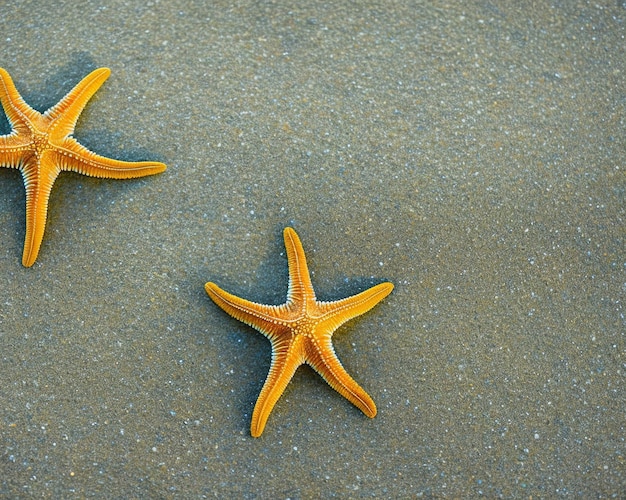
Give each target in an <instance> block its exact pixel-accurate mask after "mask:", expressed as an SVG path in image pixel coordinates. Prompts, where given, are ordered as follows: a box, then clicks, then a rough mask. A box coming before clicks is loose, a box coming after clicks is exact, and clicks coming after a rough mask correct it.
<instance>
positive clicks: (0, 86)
mask: <svg viewBox="0 0 626 500" xmlns="http://www.w3.org/2000/svg"><path fill="white" fill-rule="evenodd" d="M110 74H111V70H110V69H109V68H100V69H97V70H95V71H92V72H91V73H89V75H87V76H86V77H85V78H83V79H82V80H81V81H80V83H79V84H78V85H76V87H74V88H73V89H72V91H71V92H69V93H68V94H67V95H66V96H65V97H64V98H63V99H61V101H60V102H59V103H58V104H57V105H56V106H53V107H52V108H50V109H49V110H48V111H46V112H45V113H43V114H41V113H39V112H38V111H35V110H34V109H33V108H31V107H30V106H29V105H28V104H26V103H25V102H24V99H22V96H21V95H20V94H19V92H18V91H17V89H16V88H15V84H14V83H13V80H11V77H10V76H9V73H7V72H6V71H5V70H4V69H2V68H0V102H2V107H3V108H4V112H5V113H6V115H7V118H8V120H9V123H10V124H11V128H12V129H13V130H12V131H11V133H10V134H8V135H3V136H0V167H8V168H17V169H19V170H20V171H21V172H22V178H23V180H24V187H25V188H26V237H25V239H24V253H23V255H22V264H23V265H24V266H26V267H30V266H32V265H33V263H34V262H35V259H36V258H37V254H38V253H39V247H40V246H41V240H42V239H43V233H44V229H45V228H46V215H47V212H48V200H49V199H50V191H51V190H52V185H53V184H54V181H55V180H56V178H57V176H58V175H59V174H60V173H61V171H62V170H68V171H71V172H78V173H79V174H84V175H89V176H92V177H108V178H111V179H128V178H131V177H143V176H144V175H152V174H157V173H159V172H163V171H164V170H165V168H166V167H165V165H164V164H163V163H159V162H152V161H142V162H128V161H119V160H113V159H111V158H105V157H104V156H99V155H97V154H95V153H93V152H91V151H89V150H88V149H87V148H86V147H84V146H82V145H80V144H79V143H78V142H77V141H76V139H74V138H73V137H71V135H72V134H73V133H74V127H75V125H76V121H77V120H78V117H79V116H80V114H81V112H82V111H83V109H84V108H85V105H86V104H87V102H88V101H89V99H91V97H92V96H93V95H94V94H95V93H96V91H97V90H98V89H99V88H100V86H101V85H102V84H103V83H104V81H105V80H106V79H107V78H108V77H109V75H110Z"/></svg>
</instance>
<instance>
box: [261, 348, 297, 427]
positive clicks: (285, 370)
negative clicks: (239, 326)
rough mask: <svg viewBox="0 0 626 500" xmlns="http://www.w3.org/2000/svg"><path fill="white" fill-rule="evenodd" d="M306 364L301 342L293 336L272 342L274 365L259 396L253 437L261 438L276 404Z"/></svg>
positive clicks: (271, 366) (272, 364)
mask: <svg viewBox="0 0 626 500" xmlns="http://www.w3.org/2000/svg"><path fill="white" fill-rule="evenodd" d="M303 362H304V357H303V355H302V348H301V345H300V342H298V341H297V340H296V341H295V342H294V341H292V338H291V336H288V337H287V336H283V337H280V338H277V339H274V340H272V363H271V365H270V371H269V373H268V374H267V379H265V383H264V384H263V389H261V393H260V394H259V398H258V399H257V402H256V404H255V405H254V411H253V412H252V421H251V423H250V434H252V437H259V436H260V435H261V434H262V433H263V429H265V424H266V423H267V419H268V417H269V416H270V413H271V412H272V410H273V409H274V406H275V405H276V402H277V401H278V400H279V399H280V397H281V396H282V394H283V392H284V391H285V388H286V387H287V384H289V381H290V380H291V379H292V378H293V375H294V373H295V372H296V370H297V369H298V367H299V366H300V365H301V364H302V363H303Z"/></svg>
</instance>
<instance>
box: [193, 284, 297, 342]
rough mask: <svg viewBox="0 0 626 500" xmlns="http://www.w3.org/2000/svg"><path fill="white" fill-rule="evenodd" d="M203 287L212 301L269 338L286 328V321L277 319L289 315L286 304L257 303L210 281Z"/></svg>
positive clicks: (274, 336)
mask: <svg viewBox="0 0 626 500" xmlns="http://www.w3.org/2000/svg"><path fill="white" fill-rule="evenodd" d="M204 289H205V290H206V292H207V293H208V294H209V297H211V299H213V302H215V303H216V304H217V305H218V306H219V307H221V308H222V309H223V310H224V311H226V312H227V313H228V314H230V315H231V316H232V317H233V318H235V319H237V320H239V321H242V322H243V323H245V324H247V325H249V326H251V327H252V328H254V329H256V330H258V331H259V332H261V333H262V334H263V335H265V336H266V337H267V338H269V339H270V340H272V339H274V338H277V337H278V336H280V334H281V333H284V332H285V331H286V330H288V327H286V321H284V320H280V319H279V318H281V317H283V318H284V317H285V316H286V315H290V312H289V309H288V306H287V304H283V305H280V306H269V305H264V304H257V303H256V302H252V301H249V300H246V299H242V298H240V297H237V296H236V295H233V294H232V293H228V292H227V291H226V290H222V289H221V288H220V287H219V286H217V285H216V284H215V283H211V282H209V283H207V284H206V285H204Z"/></svg>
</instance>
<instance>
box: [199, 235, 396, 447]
mask: <svg viewBox="0 0 626 500" xmlns="http://www.w3.org/2000/svg"><path fill="white" fill-rule="evenodd" d="M284 237H285V247H286V249H287V260H288V262H289V288H288V291H287V302H286V303H285V304H282V305H277V306H273V305H264V304H257V303H256V302H250V301H248V300H245V299H242V298H239V297H237V296H235V295H232V294H230V293H228V292H226V291H224V290H222V289H221V288H220V287H218V286H217V285H216V284H214V283H207V284H206V285H205V289H206V291H207V293H208V294H209V296H210V297H211V299H213V301H214V302H215V303H216V304H217V305H218V306H219V307H221V308H222V309H223V310H224V311H226V312H227V313H228V314H230V315H231V316H233V317H234V318H236V319H238V320H239V321H243V322H244V323H247V324H248V325H250V326H252V327H253V328H255V329H257V330H258V331H260V332H261V333H262V334H263V335H265V336H266V337H267V338H268V339H269V340H270V342H271V344H272V362H271V366H270V371H269V373H268V375H267V379H266V380H265V384H264V385H263V389H262V390H261V393H260V395H259V399H258V400H257V402H256V405H255V407H254V412H253V414H252V423H251V425H250V432H251V434H252V436H254V437H259V436H260V435H261V434H262V433H263V429H264V428H265V424H266V422H267V418H268V417H269V414H270V412H271V411H272V408H274V405H275V404H276V402H277V401H278V399H279V398H280V396H281V395H282V393H283V391H284V390H285V388H286V387H287V384H288V383H289V381H290V380H291V378H292V377H293V375H294V373H295V371H296V369H297V368H298V367H299V366H300V365H302V364H304V363H306V364H308V365H310V366H311V367H312V368H313V369H314V370H315V371H317V372H318V373H319V374H320V375H321V376H322V377H323V378H324V380H326V382H328V384H330V386H331V387H332V388H333V389H335V390H336V391H337V392H339V394H341V395H342V396H344V397H345V398H346V399H348V401H350V402H351V403H353V404H354V405H355V406H357V407H358V408H359V409H360V410H361V411H362V412H363V413H365V415H367V416H368V417H370V418H373V417H375V416H376V405H375V404H374V401H373V400H372V398H370V397H369V395H368V394H367V393H366V392H365V391H364V390H363V389H362V388H361V386H359V384H357V383H356V381H355V380H354V379H353V378H352V377H351V376H350V375H349V374H348V372H346V370H345V369H344V367H343V366H342V365H341V362H340V361H339V359H338V358H337V355H336V354H335V350H334V348H333V344H332V340H331V337H332V335H333V332H334V331H335V330H336V329H337V328H339V327H340V326H341V325H342V324H343V323H345V322H346V321H348V320H350V319H352V318H355V317H356V316H360V315H361V314H363V313H365V312H366V311H369V310H370V309H371V308H372V307H374V306H375V305H376V304H378V302H380V301H381V300H382V299H384V298H385V297H386V296H387V295H389V294H390V293H391V291H392V290H393V284H391V283H381V284H379V285H376V286H374V287H372V288H370V289H368V290H365V291H364V292H361V293H359V294H358V295H354V296H352V297H348V298H345V299H342V300H337V301H333V302H321V301H318V300H317V299H316V298H315V291H314V290H313V285H312V284H311V277H310V276H309V270H308V268H307V264H306V257H305V256H304V249H303V248H302V243H300V239H299V238H298V235H297V234H296V232H295V231H294V230H293V229H292V228H290V227H288V228H286V229H285V231H284Z"/></svg>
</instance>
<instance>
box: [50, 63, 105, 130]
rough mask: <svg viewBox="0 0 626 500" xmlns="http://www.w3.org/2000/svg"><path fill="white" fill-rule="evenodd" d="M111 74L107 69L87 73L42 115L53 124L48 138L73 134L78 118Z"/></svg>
mask: <svg viewBox="0 0 626 500" xmlns="http://www.w3.org/2000/svg"><path fill="white" fill-rule="evenodd" d="M110 74H111V70H110V69H109V68H99V69H96V70H94V71H92V72H91V73H89V74H88V75H87V76H86V77H85V78H83V79H82V80H81V81H80V82H79V83H78V84H77V85H76V86H75V87H74V88H73V89H72V90H70V91H69V92H68V93H67V94H66V95H65V97H64V98H63V99H61V100H60V101H59V102H58V103H57V104H56V105H54V106H53V107H51V108H50V109H49V110H48V111H46V112H45V113H44V115H43V116H44V117H47V118H48V119H50V120H51V121H52V122H53V124H52V125H51V127H50V137H51V138H52V139H53V140H54V139H57V140H61V139H63V138H64V137H67V136H68V135H71V134H73V133H74V127H75V125H76V122H77V121H78V117H79V116H80V114H81V113H82V111H83V109H85V106H86V105H87V103H88V102H89V99H91V98H92V97H93V95H94V94H95V93H96V92H97V90H98V89H99V88H100V87H101V86H102V84H103V83H104V82H105V80H106V79H107V78H108V77H109V75H110Z"/></svg>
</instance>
